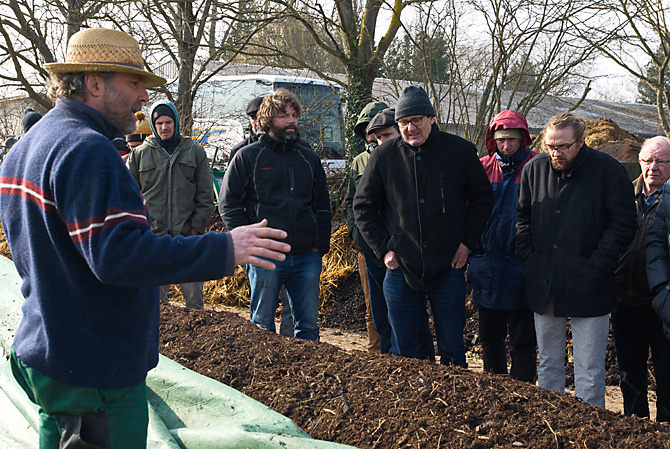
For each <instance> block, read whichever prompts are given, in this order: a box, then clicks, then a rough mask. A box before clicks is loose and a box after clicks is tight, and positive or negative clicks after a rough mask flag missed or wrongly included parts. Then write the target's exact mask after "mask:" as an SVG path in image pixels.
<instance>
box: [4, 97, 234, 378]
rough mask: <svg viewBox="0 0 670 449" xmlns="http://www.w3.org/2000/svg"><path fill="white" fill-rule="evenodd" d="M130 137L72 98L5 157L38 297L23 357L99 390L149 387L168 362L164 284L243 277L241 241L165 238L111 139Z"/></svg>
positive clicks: (9, 211)
mask: <svg viewBox="0 0 670 449" xmlns="http://www.w3.org/2000/svg"><path fill="white" fill-rule="evenodd" d="M121 135H122V134H121V130H120V129H119V128H118V127H117V126H116V125H114V124H113V123H112V122H110V121H109V120H108V119H107V118H106V117H105V116H104V115H103V114H101V113H100V112H98V111H97V110H95V109H93V108H90V107H88V106H86V105H85V104H83V103H81V102H79V101H76V100H72V99H61V100H59V101H58V103H57V104H56V107H55V108H54V109H52V110H51V111H50V112H49V113H48V114H46V115H45V116H44V118H43V119H42V120H40V122H38V123H37V124H36V125H35V126H34V127H33V128H32V129H31V130H30V132H28V133H27V134H26V135H25V136H24V137H23V138H22V139H21V141H20V143H19V144H17V145H16V146H15V147H14V148H12V151H11V152H10V153H9V154H8V156H7V157H6V158H5V161H4V162H3V164H2V169H1V171H0V216H1V218H2V225H3V228H4V230H5V234H6V236H7V240H8V242H9V246H10V249H11V251H12V255H13V258H14V262H15V264H16V267H17V269H18V272H19V274H20V275H21V278H22V280H23V284H22V287H21V290H22V293H23V295H24V296H25V298H26V302H25V304H24V306H23V319H22V321H21V324H20V325H19V328H18V330H17V333H16V337H15V339H14V349H15V351H16V353H17V355H18V357H19V358H20V359H21V360H22V361H23V362H24V363H26V364H27V365H29V366H30V367H32V368H34V369H36V370H37V371H39V372H41V373H42V374H44V375H47V376H49V377H51V378H52V379H55V380H58V381H61V382H64V383H67V384H71V385H78V386H85V387H94V388H124V387H128V386H132V385H136V384H138V383H140V382H141V381H142V380H144V378H145V377H146V373H147V371H148V370H150V369H151V368H153V367H154V366H156V363H157V362H158V319H159V302H158V288H157V286H158V285H162V284H169V283H177V282H193V281H203V280H207V279H214V278H219V277H222V276H224V275H227V274H231V273H232V271H233V268H234V265H233V264H234V262H233V261H234V256H233V248H232V242H231V239H230V236H229V235H228V234H224V233H218V234H217V233H209V234H206V235H205V236H201V237H175V238H171V237H169V236H163V237H158V236H156V235H155V234H153V233H152V232H151V231H150V228H149V222H148V214H147V211H146V206H145V204H144V200H143V198H142V195H141V194H140V191H139V188H138V186H137V184H136V183H135V181H134V180H133V178H132V177H131V175H130V173H129V172H128V170H127V169H126V167H125V166H124V164H123V161H122V160H121V157H120V156H119V154H118V152H117V150H116V149H115V147H114V145H113V144H112V143H111V139H112V138H115V137H118V136H121Z"/></svg>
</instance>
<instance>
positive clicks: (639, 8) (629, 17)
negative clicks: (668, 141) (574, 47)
mask: <svg viewBox="0 0 670 449" xmlns="http://www.w3.org/2000/svg"><path fill="white" fill-rule="evenodd" d="M592 8H593V11H594V16H597V17H598V20H597V21H593V22H588V21H585V22H579V23H576V24H575V26H576V28H577V30H578V31H579V32H580V35H581V37H583V38H584V39H587V40H588V41H589V42H591V43H592V44H593V45H594V46H595V47H596V48H597V49H598V50H599V51H600V52H601V53H602V54H603V55H605V56H606V57H607V58H609V59H611V60H612V61H614V62H615V63H616V64H618V65H619V66H620V67H622V68H623V69H624V70H626V71H627V72H628V73H630V74H631V75H633V76H634V77H635V78H637V79H638V80H639V81H641V82H643V83H645V84H647V85H648V86H649V87H651V89H653V91H654V92H655V93H656V108H657V111H658V118H659V120H660V122H661V126H662V127H663V131H664V132H665V134H666V135H668V136H670V117H669V111H668V104H670V103H668V99H669V98H668V96H669V95H668V89H667V85H668V79H667V77H668V73H669V72H668V68H669V65H670V29H669V28H668V22H667V21H668V19H669V18H670V5H668V2H666V1H663V0H608V1H603V2H594V4H593V5H592ZM603 24H605V25H606V26H602V25H603ZM605 38H607V40H605ZM605 42H607V44H605ZM650 66H651V67H652V68H653V70H649V67H650Z"/></svg>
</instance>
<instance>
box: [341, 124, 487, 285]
mask: <svg viewBox="0 0 670 449" xmlns="http://www.w3.org/2000/svg"><path fill="white" fill-rule="evenodd" d="M492 205H493V190H492V189H491V183H490V182H489V180H488V178H487V177H486V173H485V172H484V168H483V167H482V164H481V163H480V162H479V159H477V151H476V148H475V146H474V145H473V144H472V143H471V142H468V141H467V140H465V139H462V138H461V137H458V136H455V135H453V134H449V133H446V132H442V131H440V130H439V128H438V127H437V125H434V126H433V129H432V131H431V133H430V136H429V137H428V139H427V140H426V142H425V143H424V144H423V145H421V146H420V147H413V146H411V145H409V144H407V143H405V142H404V141H403V140H402V137H400V136H398V137H396V138H395V139H391V140H389V141H387V142H385V143H384V144H382V145H380V146H379V148H377V149H376V150H374V151H373V152H372V155H371V156H370V160H369V161H368V164H367V166H366V168H365V171H364V173H363V177H362V178H361V181H360V184H359V185H358V188H357V189H356V194H355V196H354V215H355V217H356V224H357V225H358V228H359V230H360V231H361V234H362V235H363V237H364V238H365V240H366V241H367V242H368V244H369V245H370V248H372V250H373V251H374V253H375V255H376V256H377V257H379V258H380V259H383V257H384V254H386V252H388V251H393V252H395V253H396V256H397V258H398V263H399V265H400V269H401V270H402V272H403V274H404V276H405V280H406V281H407V284H408V285H409V286H410V287H411V288H412V289H414V290H416V291H422V292H429V291H431V290H433V289H434V288H436V287H437V286H438V285H439V284H440V283H441V282H442V281H443V280H444V279H445V278H446V276H447V275H448V274H449V272H450V271H451V260H452V259H453V257H454V254H455V253H456V250H457V249H458V247H459V245H460V244H461V243H463V244H465V245H466V246H467V247H468V248H470V249H472V248H474V247H475V246H476V245H477V243H478V242H479V237H480V235H481V233H482V230H483V229H484V225H485V224H486V220H488V218H489V215H490V213H491V206H492Z"/></svg>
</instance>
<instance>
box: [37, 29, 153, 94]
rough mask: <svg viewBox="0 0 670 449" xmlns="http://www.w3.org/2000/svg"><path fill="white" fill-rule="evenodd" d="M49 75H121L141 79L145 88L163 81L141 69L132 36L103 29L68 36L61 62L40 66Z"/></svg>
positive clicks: (139, 52)
mask: <svg viewBox="0 0 670 449" xmlns="http://www.w3.org/2000/svg"><path fill="white" fill-rule="evenodd" d="M44 68H45V69H46V70H47V71H48V72H50V73H74V72H124V73H134V74H137V75H142V76H144V77H145V80H146V83H145V86H146V87H158V86H162V85H163V84H165V83H166V80H165V78H162V77H160V76H158V75H154V74H153V73H151V72H148V71H146V70H145V69H144V60H143V59H142V52H141V51H140V45H139V44H138V43H137V41H136V40H135V38H133V37H132V36H130V35H128V34H126V33H124V32H122V31H117V30H109V29H106V28H87V29H84V30H81V31H79V32H77V33H75V34H73V35H72V37H71V38H70V41H69V42H68V44H67V54H66V56H65V62H53V63H49V64H44Z"/></svg>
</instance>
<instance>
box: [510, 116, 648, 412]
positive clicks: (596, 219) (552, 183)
mask: <svg viewBox="0 0 670 449" xmlns="http://www.w3.org/2000/svg"><path fill="white" fill-rule="evenodd" d="M585 130H586V122H585V121H584V120H583V119H582V118H580V117H577V116H575V115H572V114H570V113H563V114H559V115H556V116H554V117H552V118H551V119H550V120H549V122H548V123H547V125H546V127H545V129H544V147H545V149H546V150H547V152H545V153H541V154H539V155H538V156H536V157H534V158H533V159H531V160H530V161H529V162H528V163H527V164H526V166H525V167H524V169H523V172H522V175H521V192H520V194H519V204H518V206H517V212H518V213H517V240H516V256H517V257H518V258H519V260H521V261H522V263H523V271H524V281H525V284H526V293H527V296H528V302H529V305H530V308H531V310H533V312H534V317H535V333H536V336H537V343H538V348H539V355H540V357H539V358H540V365H539V368H538V384H539V386H540V387H542V388H546V389H547V390H552V391H558V392H560V393H564V392H565V369H564V363H565V342H566V336H565V334H566V324H567V319H568V317H570V326H571V329H572V348H573V358H574V365H575V394H576V396H577V397H579V398H582V399H583V400H584V401H586V402H587V403H589V404H591V405H596V406H600V407H604V406H605V353H606V348H607V336H608V333H609V313H610V312H611V311H612V309H613V308H614V305H615V304H616V295H615V288H614V269H615V267H616V265H617V262H618V260H619V253H620V252H621V251H622V250H623V249H624V248H625V247H626V246H627V245H628V244H629V243H630V242H631V241H632V240H633V237H634V236H635V230H636V228H637V221H636V218H635V204H634V201H633V189H632V187H631V183H630V181H629V179H628V174H627V172H626V169H624V168H623V166H622V165H621V164H619V163H618V162H617V161H616V160H615V159H614V158H612V157H610V156H608V155H606V154H604V153H601V152H599V151H595V150H593V149H591V148H589V147H588V146H586V145H585V134H584V132H585Z"/></svg>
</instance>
